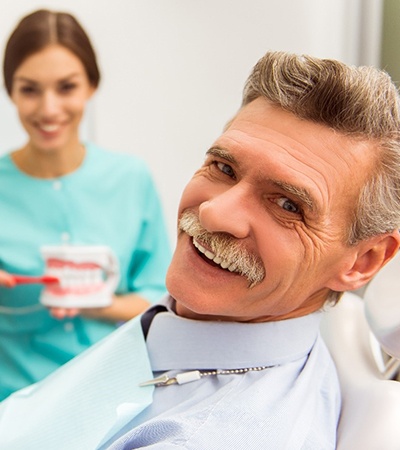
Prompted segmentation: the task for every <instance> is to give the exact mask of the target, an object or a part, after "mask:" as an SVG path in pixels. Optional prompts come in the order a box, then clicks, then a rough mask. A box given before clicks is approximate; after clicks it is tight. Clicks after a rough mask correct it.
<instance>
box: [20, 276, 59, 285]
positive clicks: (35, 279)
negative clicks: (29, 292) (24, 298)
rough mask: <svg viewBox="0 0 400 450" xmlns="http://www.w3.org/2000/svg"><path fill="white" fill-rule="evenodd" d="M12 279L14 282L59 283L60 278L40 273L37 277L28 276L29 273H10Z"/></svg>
mask: <svg viewBox="0 0 400 450" xmlns="http://www.w3.org/2000/svg"><path fill="white" fill-rule="evenodd" d="M12 277H13V280H14V282H15V284H28V283H30V284H32V283H39V284H53V283H60V279H59V278H57V277H53V276H51V275H42V276H39V277H34V276H29V275H14V274H12Z"/></svg>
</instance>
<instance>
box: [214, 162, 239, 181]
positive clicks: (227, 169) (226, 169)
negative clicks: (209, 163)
mask: <svg viewBox="0 0 400 450" xmlns="http://www.w3.org/2000/svg"><path fill="white" fill-rule="evenodd" d="M215 164H216V166H217V167H218V169H219V170H220V171H221V172H222V173H224V174H225V175H228V177H231V178H235V172H234V171H233V169H232V167H231V166H230V165H229V164H225V163H222V162H216V163H215Z"/></svg>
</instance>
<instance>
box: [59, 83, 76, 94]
mask: <svg viewBox="0 0 400 450" xmlns="http://www.w3.org/2000/svg"><path fill="white" fill-rule="evenodd" d="M75 87H76V84H75V83H65V84H62V85H61V86H60V88H59V89H60V92H63V93H68V92H71V91H72V90H74V89H75Z"/></svg>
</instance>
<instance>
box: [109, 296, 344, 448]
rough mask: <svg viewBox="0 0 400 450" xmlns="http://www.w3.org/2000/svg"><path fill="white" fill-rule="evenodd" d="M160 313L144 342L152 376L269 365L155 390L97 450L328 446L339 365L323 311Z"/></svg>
mask: <svg viewBox="0 0 400 450" xmlns="http://www.w3.org/2000/svg"><path fill="white" fill-rule="evenodd" d="M168 304H169V310H168V311H166V312H160V313H158V314H157V315H156V316H155V317H154V319H153V321H152V323H151V326H150V329H149V333H148V336H147V348H148V352H149V357H150V362H151V366H152V370H153V371H154V372H153V373H154V376H159V375H161V374H163V373H165V372H167V373H168V375H169V376H170V377H173V376H175V375H176V374H177V373H181V372H185V371H191V370H200V371H208V370H210V369H241V368H254V367H258V366H269V368H267V369H264V370H260V371H249V372H247V373H244V374H230V375H218V376H213V375H212V376H204V377H202V378H201V379H200V380H198V381H193V382H190V383H187V384H182V385H177V384H175V385H170V386H160V387H157V388H156V389H155V393H154V401H153V403H152V404H151V405H150V406H149V407H147V408H146V409H145V410H144V411H143V412H142V413H141V414H139V415H138V416H136V417H135V418H133V419H132V420H131V421H130V423H128V425H127V426H125V427H124V428H123V429H122V430H121V431H120V432H119V433H118V434H117V435H115V436H114V437H113V438H112V439H111V440H110V441H108V443H106V445H104V446H102V447H101V449H102V450H103V449H106V448H107V449H109V450H122V449H124V450H128V449H136V448H144V447H145V448H151V449H160V450H168V449H176V448H184V449H195V450H208V449H210V450H211V449H213V450H218V449H221V450H222V449H223V450H226V449H230V450H231V449H246V450H261V449H262V450H268V449H271V450H283V449H287V450H297V449H302V450H328V449H335V445H336V427H337V422H338V418H339V413H340V390H339V383H338V379H337V374H336V370H335V367H334V364H333V362H332V360H331V357H330V355H329V353H328V350H327V349H326V347H325V344H324V342H323V341H322V338H321V337H320V335H319V324H320V318H321V314H322V313H314V314H311V315H308V316H304V317H300V318H296V319H290V320H283V321H278V322H267V323H257V324H244V323H234V322H208V321H194V320H188V319H185V318H181V317H178V316H177V315H175V314H174V313H173V311H172V310H171V307H170V306H171V304H172V303H171V300H169V301H168Z"/></svg>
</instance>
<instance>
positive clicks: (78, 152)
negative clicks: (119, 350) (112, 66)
mask: <svg viewBox="0 0 400 450" xmlns="http://www.w3.org/2000/svg"><path fill="white" fill-rule="evenodd" d="M3 70H4V81H5V86H6V89H7V92H8V95H9V97H10V98H11V101H12V102H13V104H14V105H15V107H16V109H17V112H18V115H19V119H20V122H21V124H22V126H23V128H24V130H25V132H26V134H27V139H26V142H25V143H24V144H23V145H22V146H21V147H20V148H17V149H15V150H14V151H12V152H11V153H9V154H7V155H5V156H3V157H2V158H1V159H0V210H1V216H2V227H1V231H0V367H1V371H0V400H1V399H3V398H5V397H7V396H8V395H9V394H10V393H12V392H13V391H15V390H16V389H19V388H22V387H24V386H26V385H28V384H30V383H32V382H35V381H38V380H40V379H42V378H43V377H45V376H46V375H48V374H49V373H50V372H51V371H53V370H54V369H57V368H58V367H59V366H60V365H62V364H64V363H65V362H67V361H68V360H69V359H71V358H73V357H74V356H75V355H77V354H78V353H80V352H81V351H83V350H85V349H87V348H88V347H89V346H90V345H92V344H93V343H95V342H97V341H98V340H99V339H101V338H102V337H104V336H106V335H107V334H108V333H110V332H111V331H113V330H114V329H115V328H116V326H117V324H118V323H119V322H120V321H125V320H128V319H130V318H132V317H134V316H136V315H137V314H139V313H141V312H142V311H143V310H144V309H145V308H147V306H148V305H149V304H150V303H152V302H154V301H156V300H157V299H158V298H159V297H160V296H161V295H162V294H163V293H164V292H165V286H164V277H165V272H166V268H167V265H168V262H169V259H170V247H169V242H168V237H167V233H166V229H165V226H164V218H163V213H162V208H161V205H160V201H159V197H158V193H157V192H156V189H155V185H154V183H153V180H152V177H151V174H150V171H149V169H148V167H147V166H146V164H145V163H144V162H143V161H142V160H140V159H138V158H136V157H134V156H131V155H129V156H128V155H123V154H118V153H115V152H110V151H108V150H105V149H103V148H100V147H99V146H97V145H95V144H93V143H90V142H83V141H82V140H81V137H80V125H81V121H82V117H83V115H84V113H85V109H86V106H87V102H88V100H89V99H90V98H91V97H92V95H93V94H94V93H95V92H96V89H97V87H98V84H99V81H100V73H99V69H98V66H97V62H96V55H95V52H94V50H93V47H92V45H91V43H90V40H89V38H88V36H87V34H86V33H85V31H84V30H83V29H82V27H81V26H80V24H79V23H78V22H77V20H76V19H75V18H74V17H73V16H71V15H70V14H67V13H61V12H52V11H47V10H39V11H36V12H33V13H32V14H29V15H28V16H26V17H24V18H23V19H22V20H21V21H20V23H19V24H18V25H17V27H16V29H15V30H14V32H13V33H12V34H11V36H10V38H9V40H8V42H7V45H6V49H5V56H4V65H3ZM46 246H52V247H57V246H59V247H60V248H63V249H65V248H66V247H67V248H70V247H73V248H77V247H78V246H79V248H83V249H84V254H90V249H93V248H99V247H101V248H106V249H107V251H109V252H110V253H111V254H112V255H115V257H116V261H117V263H116V264H115V266H116V267H117V268H118V271H119V279H120V281H119V285H118V286H117V288H116V291H115V292H111V293H108V296H109V302H107V306H104V303H103V304H102V305H101V307H100V306H99V305H100V303H98V304H96V303H93V304H91V305H88V307H87V308H83V309H77V308H76V307H72V305H71V307H69V308H68V307H65V305H66V303H67V299H68V294H69V293H70V292H69V290H68V288H65V287H64V286H63V284H62V283H61V284H60V286H58V288H57V292H58V294H59V297H60V301H59V304H58V307H57V305H56V306H54V307H53V305H52V307H51V308H50V309H47V307H46V306H44V303H45V302H44V301H43V297H42V288H41V286H40V285H38V284H36V285H35V284H30V285H20V284H18V285H15V283H14V282H13V280H14V279H15V277H14V275H15V274H18V275H31V276H38V275H41V274H42V273H43V271H44V270H45V264H44V261H43V258H42V256H41V249H43V248H44V247H46ZM85 249H86V251H85ZM90 262H91V261H83V263H84V264H83V266H85V267H87V263H90ZM80 263H82V261H80ZM64 264H65V265H66V266H68V267H70V266H71V264H72V261H64ZM76 291H77V290H76V289H75V291H74V292H75V294H76ZM110 297H111V298H110ZM94 301H95V299H94ZM46 305H47V303H46ZM61 305H62V307H60V306H61ZM90 306H92V307H90Z"/></svg>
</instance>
